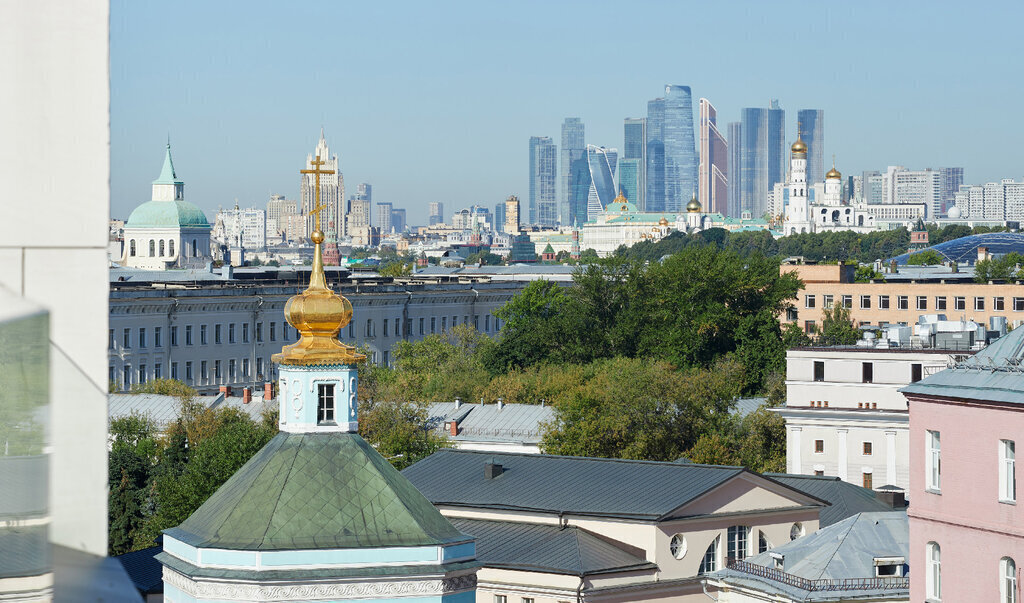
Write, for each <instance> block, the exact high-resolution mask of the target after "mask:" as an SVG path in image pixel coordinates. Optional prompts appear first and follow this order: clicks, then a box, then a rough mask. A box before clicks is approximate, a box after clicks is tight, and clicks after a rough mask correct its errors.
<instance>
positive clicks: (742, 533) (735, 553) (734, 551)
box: [728, 526, 750, 561]
mask: <svg viewBox="0 0 1024 603" xmlns="http://www.w3.org/2000/svg"><path fill="white" fill-rule="evenodd" d="M728 535H729V544H728V557H729V559H730V560H735V561H743V560H744V559H746V558H747V554H748V548H747V547H748V546H749V544H750V526H729V533H728Z"/></svg>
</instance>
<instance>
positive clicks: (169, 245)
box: [167, 239, 174, 257]
mask: <svg viewBox="0 0 1024 603" xmlns="http://www.w3.org/2000/svg"><path fill="white" fill-rule="evenodd" d="M167 255H169V256H171V257H174V239H171V240H170V241H167Z"/></svg>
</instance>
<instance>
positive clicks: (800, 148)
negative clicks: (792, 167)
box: [789, 132, 807, 153]
mask: <svg viewBox="0 0 1024 603" xmlns="http://www.w3.org/2000/svg"><path fill="white" fill-rule="evenodd" d="M789 150H791V151H793V152H794V153H806V152H807V145H806V144H804V141H803V140H802V139H801V138H800V133H799V132H798V133H797V135H796V142H794V143H793V146H792V147H790V149H789Z"/></svg>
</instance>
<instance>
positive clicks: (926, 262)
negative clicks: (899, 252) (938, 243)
mask: <svg viewBox="0 0 1024 603" xmlns="http://www.w3.org/2000/svg"><path fill="white" fill-rule="evenodd" d="M907 263H908V264H910V265H912V266H936V265H938V264H941V263H942V256H941V255H939V252H938V251H935V250H934V249H923V250H921V251H918V252H917V253H912V254H910V257H909V258H907Z"/></svg>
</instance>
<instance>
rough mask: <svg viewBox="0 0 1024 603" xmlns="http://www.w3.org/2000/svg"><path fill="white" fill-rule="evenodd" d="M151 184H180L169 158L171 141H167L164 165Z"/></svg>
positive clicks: (172, 162)
mask: <svg viewBox="0 0 1024 603" xmlns="http://www.w3.org/2000/svg"><path fill="white" fill-rule="evenodd" d="M153 184H182V181H181V180H178V175H177V174H176V173H174V161H172V160H171V143H169V142H168V143H167V154H166V155H164V167H163V169H161V170H160V176H159V177H157V179H156V180H154V181H153Z"/></svg>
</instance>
